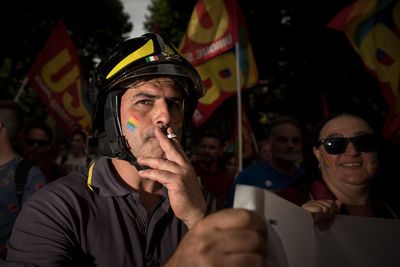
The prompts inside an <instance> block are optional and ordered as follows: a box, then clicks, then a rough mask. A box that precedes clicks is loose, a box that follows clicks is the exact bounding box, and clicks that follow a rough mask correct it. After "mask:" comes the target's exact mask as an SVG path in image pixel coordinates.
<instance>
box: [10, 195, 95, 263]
mask: <svg viewBox="0 0 400 267" xmlns="http://www.w3.org/2000/svg"><path fill="white" fill-rule="evenodd" d="M44 189H45V188H43V190H44ZM40 193H43V192H38V193H37V194H39V195H40V196H43V195H42V194H40ZM36 196H38V195H36V194H35V196H33V198H31V199H30V200H29V201H28V202H26V203H25V204H24V205H23V207H22V210H21V212H20V214H19V215H18V218H17V220H16V222H15V225H14V228H13V231H12V234H11V237H10V239H9V241H8V252H7V262H8V263H10V264H12V263H14V262H17V263H24V264H32V266H54V267H58V266H75V265H74V262H73V261H74V260H76V259H79V260H81V259H82V260H83V257H84V255H81V254H80V253H82V252H81V250H80V249H78V248H77V246H76V241H74V240H76V237H75V234H74V230H73V228H74V226H73V224H72V223H71V221H70V220H68V218H67V217H68V216H67V215H66V214H67V213H68V211H67V207H66V205H65V204H64V205H63V204H62V202H61V201H59V199H58V198H57V196H52V197H50V198H49V197H48V196H46V197H45V198H41V199H40V198H38V197H36ZM54 209H57V210H54ZM63 214H64V216H63ZM88 266H90V265H89V264H88Z"/></svg>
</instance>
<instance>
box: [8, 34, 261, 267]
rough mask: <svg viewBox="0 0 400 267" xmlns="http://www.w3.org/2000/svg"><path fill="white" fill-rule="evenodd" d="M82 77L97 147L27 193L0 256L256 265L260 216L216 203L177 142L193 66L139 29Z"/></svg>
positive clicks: (197, 88) (195, 86) (87, 262)
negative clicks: (79, 166)
mask: <svg viewBox="0 0 400 267" xmlns="http://www.w3.org/2000/svg"><path fill="white" fill-rule="evenodd" d="M92 82H93V83H92V86H91V87H90V89H89V99H90V102H91V104H92V110H93V127H94V128H95V129H97V130H98V135H97V143H98V148H99V149H98V151H99V154H101V155H102V157H101V158H100V159H98V160H97V161H95V162H94V163H92V164H91V165H90V167H89V168H87V169H85V170H84V171H82V172H75V173H72V174H70V175H68V176H66V177H64V178H61V179H58V180H56V181H54V182H52V183H50V184H48V185H46V186H45V187H44V188H43V189H42V190H40V191H39V192H38V194H35V196H34V197H33V198H32V199H31V201H29V202H28V203H27V204H26V206H25V207H24V209H23V210H22V212H21V213H20V215H19V217H18V219H17V222H16V224H15V227H14V229H13V233H12V236H11V239H10V241H9V252H8V256H7V261H8V262H12V263H13V264H16V265H17V263H18V264H32V265H34V266H161V265H163V266H167V267H168V266H193V265H199V266H206V265H207V266H221V265H229V266H248V265H251V266H265V257H266V255H265V251H266V224H265V222H264V219H262V218H261V217H260V216H259V215H257V214H256V213H255V212H251V211H247V210H244V209H226V210H222V211H217V210H218V207H217V201H216V199H215V197H213V196H212V195H211V194H210V193H208V192H206V191H205V190H202V188H201V186H200V184H199V182H198V179H197V177H196V173H195V171H194V169H193V166H192V165H191V163H190V161H189V159H188V157H187V156H186V154H185V152H184V148H183V140H184V139H185V138H184V137H185V136H184V133H185V130H184V129H185V128H186V126H187V123H190V120H191V118H192V115H193V112H194V110H195V107H196V104H197V101H198V98H200V97H202V96H203V95H204V93H205V90H206V89H205V85H204V83H203V82H202V79H201V78H200V76H199V74H198V73H197V71H196V70H195V68H194V67H193V66H192V65H191V64H190V63H189V62H188V61H187V60H186V59H185V58H184V57H183V56H181V55H180V54H179V52H177V51H176V49H175V48H174V47H173V46H172V45H170V44H169V43H167V42H165V41H164V39H163V38H162V37H161V36H159V35H158V34H150V33H149V34H145V35H143V36H141V37H138V38H134V39H130V40H127V41H125V42H123V43H122V44H120V45H118V46H117V47H116V48H114V49H113V50H112V51H111V53H110V55H109V56H107V57H106V58H105V59H104V60H103V61H102V62H101V63H100V64H99V65H98V66H97V68H96V71H95V73H94V78H93V81H92ZM181 142H182V144H181ZM38 211H40V212H38ZM226 240H229V242H226ZM243 240H246V242H243ZM24 266H25V265H24Z"/></svg>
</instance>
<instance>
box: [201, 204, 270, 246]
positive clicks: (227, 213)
mask: <svg viewBox="0 0 400 267" xmlns="http://www.w3.org/2000/svg"><path fill="white" fill-rule="evenodd" d="M216 214H218V215H216ZM203 226H204V227H211V228H214V229H216V230H228V229H246V228H247V229H250V230H254V231H257V232H259V233H260V234H261V235H262V236H263V237H264V238H265V239H266V236H267V225H266V223H265V220H264V219H263V218H262V217H261V216H260V215H259V214H257V213H255V212H253V211H249V210H245V209H225V210H222V211H219V212H217V213H214V214H211V215H209V216H207V217H206V218H204V220H202V221H200V222H199V225H196V227H203Z"/></svg>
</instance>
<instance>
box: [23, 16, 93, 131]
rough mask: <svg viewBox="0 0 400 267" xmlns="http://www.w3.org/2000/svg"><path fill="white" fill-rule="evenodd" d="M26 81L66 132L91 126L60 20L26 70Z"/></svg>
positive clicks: (76, 60)
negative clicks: (29, 68)
mask: <svg viewBox="0 0 400 267" xmlns="http://www.w3.org/2000/svg"><path fill="white" fill-rule="evenodd" d="M28 82H29V84H30V86H32V88H33V89H34V90H35V91H36V93H37V94H38V95H39V97H40V98H41V99H42V101H43V102H44V103H45V104H46V105H47V107H48V109H49V113H50V114H51V115H52V116H53V117H54V118H55V120H56V122H58V123H59V125H60V127H61V128H62V129H63V130H64V131H65V132H66V133H67V134H68V135H69V134H71V132H72V131H74V130H83V131H85V132H88V131H89V130H90V128H91V117H90V111H89V105H88V103H87V101H86V97H85V95H86V86H85V82H84V80H83V77H82V68H81V65H80V62H79V58H78V55H77V53H76V50H75V46H74V44H73V42H72V39H71V38H70V36H69V34H68V32H67V29H66V27H65V25H64V22H63V20H60V21H59V22H58V23H57V25H56V27H55V29H54V30H53V32H52V33H51V35H50V37H49V39H48V40H47V42H46V44H45V45H44V47H43V48H42V51H41V52H40V54H39V56H38V58H37V59H36V61H35V63H34V64H33V66H32V68H31V70H30V71H29V73H28Z"/></svg>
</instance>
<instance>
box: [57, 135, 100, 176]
mask: <svg viewBox="0 0 400 267" xmlns="http://www.w3.org/2000/svg"><path fill="white" fill-rule="evenodd" d="M56 162H57V164H60V165H61V166H63V167H64V168H65V170H66V171H67V173H72V172H77V171H81V170H83V169H85V168H87V167H88V166H89V165H90V163H91V162H92V158H91V157H90V156H89V155H88V153H87V135H86V133H84V132H83V131H81V130H75V131H73V132H72V134H71V145H70V153H68V154H67V155H66V156H63V157H59V158H57V161H56Z"/></svg>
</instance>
